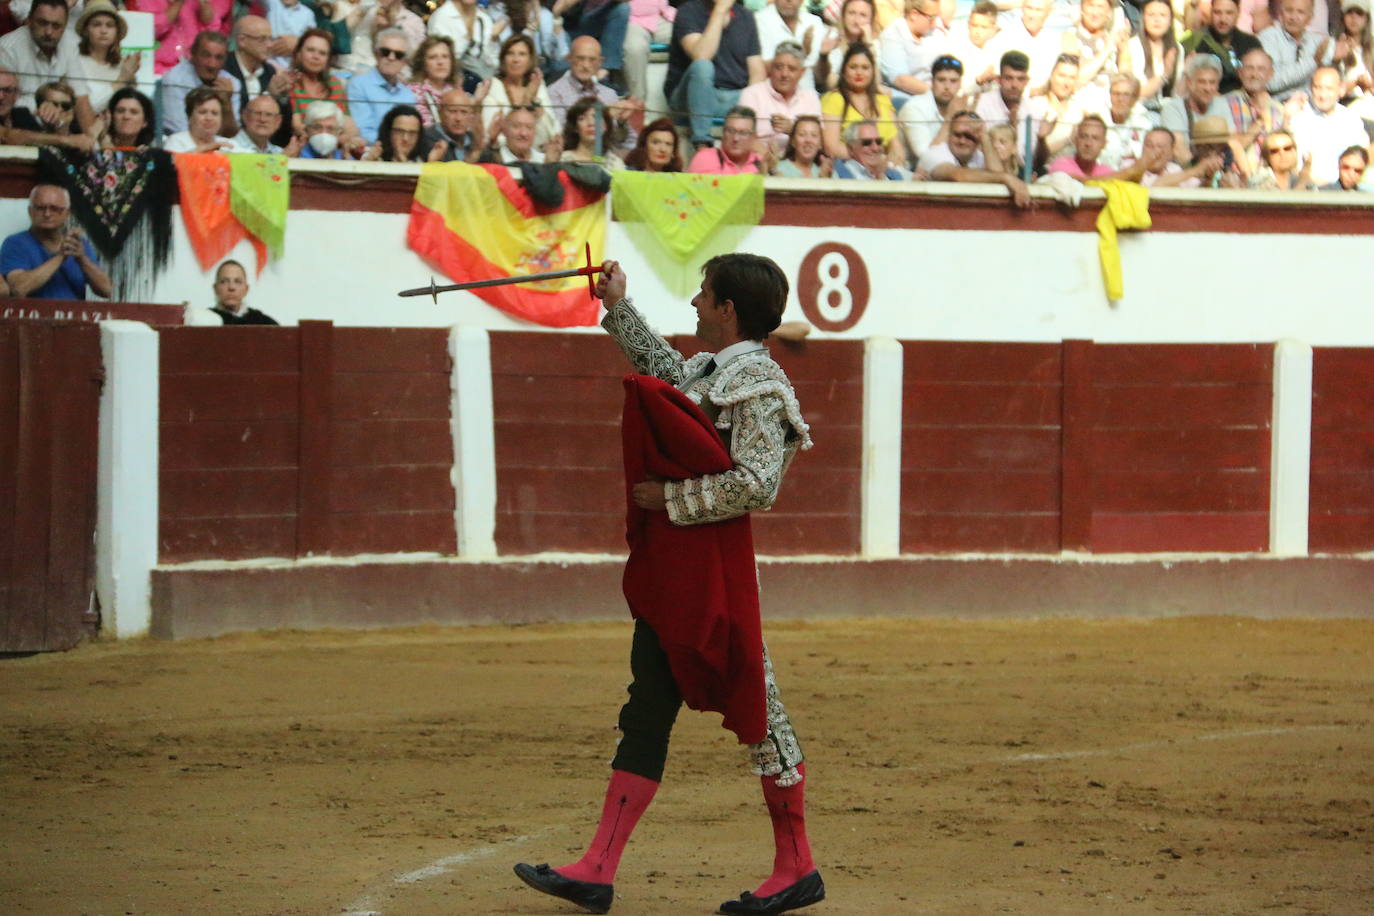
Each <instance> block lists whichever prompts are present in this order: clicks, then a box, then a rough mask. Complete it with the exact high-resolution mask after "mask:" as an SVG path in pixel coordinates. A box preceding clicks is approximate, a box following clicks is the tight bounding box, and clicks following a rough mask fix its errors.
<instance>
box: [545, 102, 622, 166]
mask: <svg viewBox="0 0 1374 916" xmlns="http://www.w3.org/2000/svg"><path fill="white" fill-rule="evenodd" d="M608 119H609V116H608V115H607V114H606V109H605V108H602V107H601V105H600V103H599V102H597V100H596V99H578V100H577V101H576V102H573V104H572V107H571V108H569V109H568V118H567V123H566V124H565V125H564V127H563V153H562V155H561V156H559V157H558V158H559V161H560V162H592V163H595V164H597V165H599V166H601V167H603V168H605V169H610V170H615V169H623V168H624V167H625V163H624V162H621V161H620V157H619V156H617V155H616V154H615V152H614V150H613V149H611V150H608V149H607V146H606V140H607V137H608V136H609V134H610V124H609V122H608Z"/></svg>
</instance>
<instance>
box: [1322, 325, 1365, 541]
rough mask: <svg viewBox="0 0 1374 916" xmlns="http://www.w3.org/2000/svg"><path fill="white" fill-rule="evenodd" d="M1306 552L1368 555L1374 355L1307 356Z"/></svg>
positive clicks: (1340, 351) (1336, 352)
mask: <svg viewBox="0 0 1374 916" xmlns="http://www.w3.org/2000/svg"><path fill="white" fill-rule="evenodd" d="M1308 548H1309V549H1310V550H1311V551H1313V552H1314V553H1315V552H1321V553H1349V552H1355V551H1365V550H1374V350H1372V349H1369V348H1367V347H1366V348H1354V347H1316V348H1314V349H1313V351H1312V477H1311V510H1310V515H1309V519H1308Z"/></svg>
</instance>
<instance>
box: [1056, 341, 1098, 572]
mask: <svg viewBox="0 0 1374 916" xmlns="http://www.w3.org/2000/svg"><path fill="white" fill-rule="evenodd" d="M1063 357H1064V358H1063V362H1062V363H1061V369H1062V372H1063V374H1062V376H1061V381H1062V392H1063V399H1064V401H1063V406H1062V408H1061V415H1062V417H1063V425H1062V428H1061V431H1060V432H1061V437H1060V448H1059V455H1060V457H1059V461H1060V488H1061V493H1062V495H1061V506H1060V519H1059V547H1060V549H1061V550H1087V549H1089V548H1090V546H1091V544H1092V511H1093V500H1094V495H1095V490H1094V488H1095V486H1096V482H1095V480H1094V476H1093V470H1094V469H1093V463H1092V446H1093V426H1092V421H1091V417H1092V416H1093V414H1094V413H1095V410H1096V408H1095V406H1094V405H1095V404H1096V403H1097V393H1098V390H1097V389H1096V388H1095V387H1094V386H1093V363H1094V360H1093V343H1092V341H1090V340H1066V341H1064V346H1063Z"/></svg>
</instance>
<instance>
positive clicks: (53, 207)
mask: <svg viewBox="0 0 1374 916" xmlns="http://www.w3.org/2000/svg"><path fill="white" fill-rule="evenodd" d="M29 209H30V210H32V211H34V212H35V213H65V212H67V208H66V207H64V206H62V205H61V204H29Z"/></svg>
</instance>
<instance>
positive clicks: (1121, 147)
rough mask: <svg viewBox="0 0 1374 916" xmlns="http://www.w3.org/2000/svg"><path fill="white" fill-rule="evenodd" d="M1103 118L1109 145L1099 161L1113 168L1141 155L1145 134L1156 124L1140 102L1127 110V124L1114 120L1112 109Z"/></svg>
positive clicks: (1118, 167)
mask: <svg viewBox="0 0 1374 916" xmlns="http://www.w3.org/2000/svg"><path fill="white" fill-rule="evenodd" d="M1102 120H1104V121H1106V122H1107V145H1106V146H1104V147H1103V148H1102V155H1100V156H1098V157H1097V161H1098V162H1100V163H1102V164H1103V165H1109V166H1111V167H1112V168H1113V169H1120V168H1121V165H1122V163H1123V162H1127V161H1130V160H1134V159H1137V158H1139V157H1140V150H1141V147H1142V146H1143V145H1144V143H1145V135H1146V134H1148V133H1149V132H1150V128H1152V127H1154V126H1155V124H1154V119H1153V118H1151V117H1150V113H1149V112H1148V111H1146V110H1145V106H1144V105H1143V104H1141V103H1140V102H1136V103H1135V105H1134V106H1133V107H1132V108H1131V110H1130V111H1129V112H1127V114H1126V123H1125V124H1117V123H1116V122H1114V121H1113V120H1112V115H1111V112H1110V111H1108V112H1106V113H1105V114H1103V116H1102Z"/></svg>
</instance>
